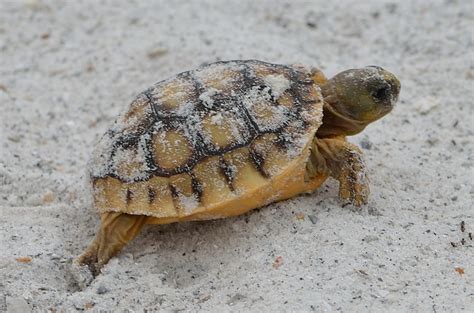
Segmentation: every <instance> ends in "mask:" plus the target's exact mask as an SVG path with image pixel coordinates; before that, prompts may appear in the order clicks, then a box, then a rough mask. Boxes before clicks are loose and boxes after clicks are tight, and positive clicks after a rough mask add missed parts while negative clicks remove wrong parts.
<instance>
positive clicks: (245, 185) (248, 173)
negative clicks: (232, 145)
mask: <svg viewBox="0 0 474 313" xmlns="http://www.w3.org/2000/svg"><path fill="white" fill-rule="evenodd" d="M224 159H225V161H226V162H227V163H228V164H229V165H230V166H232V167H234V168H235V178H234V180H233V187H234V190H235V192H236V193H237V194H242V193H245V192H248V191H253V190H255V189H258V188H260V187H262V186H264V185H266V184H267V179H266V178H265V177H264V176H263V175H262V174H261V173H260V172H259V170H258V168H256V165H255V164H254V163H253V161H252V159H251V155H250V150H249V148H248V147H243V148H240V149H236V150H233V151H230V152H228V153H226V154H225V155H224Z"/></svg>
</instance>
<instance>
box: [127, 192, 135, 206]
mask: <svg viewBox="0 0 474 313" xmlns="http://www.w3.org/2000/svg"><path fill="white" fill-rule="evenodd" d="M133 197H134V194H133V191H131V190H130V189H127V194H126V202H127V205H129V204H130V201H132V199H133Z"/></svg>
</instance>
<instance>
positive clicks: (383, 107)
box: [318, 66, 400, 136]
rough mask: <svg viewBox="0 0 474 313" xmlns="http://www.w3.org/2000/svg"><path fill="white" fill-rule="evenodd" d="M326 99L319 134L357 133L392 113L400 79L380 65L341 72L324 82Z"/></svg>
mask: <svg viewBox="0 0 474 313" xmlns="http://www.w3.org/2000/svg"><path fill="white" fill-rule="evenodd" d="M321 91H322V94H323V96H324V100H325V107H324V119H323V126H322V127H321V131H318V134H319V135H323V136H324V135H354V134H357V133H359V132H361V131H362V130H363V129H364V128H365V126H367V125H368V124H370V123H372V122H373V121H376V120H378V119H379V118H381V117H383V116H384V115H386V114H387V113H389V112H390V111H391V110H392V108H393V107H394V105H395V103H396V102H397V100H398V94H399V92H400V81H399V80H398V79H397V78H396V77H395V75H393V74H392V73H390V72H388V71H386V70H384V69H383V68H381V67H378V66H368V67H365V68H361V69H351V70H347V71H344V72H341V73H339V74H337V75H336V76H334V77H333V78H332V79H330V80H328V81H327V83H326V84H324V85H322V86H321Z"/></svg>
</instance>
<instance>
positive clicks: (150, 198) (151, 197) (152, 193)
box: [148, 186, 156, 204]
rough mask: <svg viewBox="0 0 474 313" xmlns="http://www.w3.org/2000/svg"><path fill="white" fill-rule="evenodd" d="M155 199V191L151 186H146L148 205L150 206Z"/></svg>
mask: <svg viewBox="0 0 474 313" xmlns="http://www.w3.org/2000/svg"><path fill="white" fill-rule="evenodd" d="M155 199H156V190H155V188H153V187H152V186H148V203H149V204H152V203H153V202H154V201H155Z"/></svg>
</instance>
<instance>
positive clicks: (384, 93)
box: [372, 86, 390, 102]
mask: <svg viewBox="0 0 474 313" xmlns="http://www.w3.org/2000/svg"><path fill="white" fill-rule="evenodd" d="M372 97H373V98H374V99H375V100H377V101H380V102H383V101H385V100H387V98H388V97H390V88H389V87H387V86H384V87H380V88H377V89H376V90H375V91H374V92H372Z"/></svg>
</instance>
